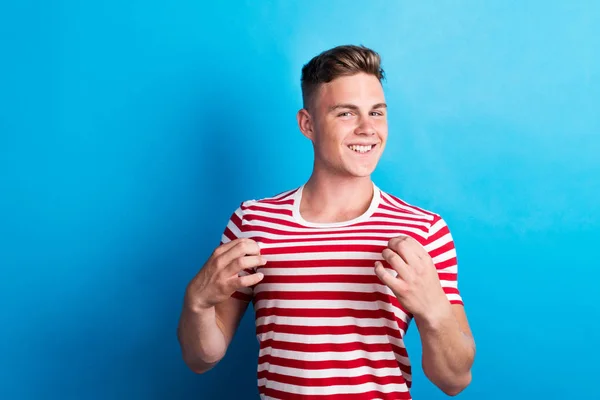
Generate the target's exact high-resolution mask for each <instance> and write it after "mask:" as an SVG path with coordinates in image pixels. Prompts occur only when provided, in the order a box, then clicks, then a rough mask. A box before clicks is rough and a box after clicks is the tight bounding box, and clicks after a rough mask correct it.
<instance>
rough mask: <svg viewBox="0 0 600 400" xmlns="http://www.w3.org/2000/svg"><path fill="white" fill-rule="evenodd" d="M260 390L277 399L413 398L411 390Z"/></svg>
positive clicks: (353, 399)
mask: <svg viewBox="0 0 600 400" xmlns="http://www.w3.org/2000/svg"><path fill="white" fill-rule="evenodd" d="M258 389H259V392H260V393H262V394H264V395H265V396H269V397H273V398H275V399H286V400H325V399H327V400H373V399H383V400H411V398H412V397H411V396H410V393H409V392H392V393H383V392H380V391H377V390H371V391H369V392H364V393H343V394H328V395H310V394H294V393H289V392H282V391H280V390H275V389H271V388H268V387H265V386H259V388H258Z"/></svg>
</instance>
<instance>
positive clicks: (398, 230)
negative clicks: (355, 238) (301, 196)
mask: <svg viewBox="0 0 600 400" xmlns="http://www.w3.org/2000/svg"><path fill="white" fill-rule="evenodd" d="M243 228H244V231H250V232H266V233H270V234H273V235H305V236H306V235H308V236H310V235H311V233H314V231H312V232H311V231H307V230H304V231H284V230H281V229H276V228H270V227H266V226H259V225H253V224H250V223H248V224H244V227H243ZM318 233H319V235H335V234H339V233H355V234H356V233H387V234H390V233H391V234H399V233H404V232H403V230H402V227H401V226H397V225H396V226H395V227H393V228H391V229H375V228H372V229H344V230H337V231H325V230H319V232H318ZM409 233H410V232H406V233H405V234H407V235H408V234H409Z"/></svg>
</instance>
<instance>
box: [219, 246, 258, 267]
mask: <svg viewBox="0 0 600 400" xmlns="http://www.w3.org/2000/svg"><path fill="white" fill-rule="evenodd" d="M246 255H249V256H258V255H260V247H258V243H256V242H255V241H254V240H252V239H241V240H240V241H239V242H237V243H236V244H235V245H234V246H232V247H231V248H229V249H228V250H227V251H226V252H224V253H223V254H221V255H220V256H219V257H218V259H219V260H218V263H219V265H221V266H223V267H225V266H228V265H229V264H230V263H231V262H232V261H233V260H235V259H236V258H239V257H242V256H246Z"/></svg>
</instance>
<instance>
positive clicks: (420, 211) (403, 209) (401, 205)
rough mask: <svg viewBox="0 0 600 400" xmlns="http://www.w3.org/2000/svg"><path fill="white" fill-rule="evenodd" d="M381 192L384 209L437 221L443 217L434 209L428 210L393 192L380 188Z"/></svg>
mask: <svg viewBox="0 0 600 400" xmlns="http://www.w3.org/2000/svg"><path fill="white" fill-rule="evenodd" d="M379 192H380V194H381V202H380V205H381V207H382V208H384V209H387V210H390V211H394V212H398V213H402V214H404V215H411V216H413V217H415V218H419V219H423V220H427V221H436V220H438V219H441V216H440V215H439V214H438V213H436V212H434V211H432V210H428V209H425V208H423V207H420V206H417V205H415V204H412V203H409V202H408V201H406V200H404V199H402V198H400V197H398V196H395V195H393V194H391V193H388V192H385V191H383V190H381V189H380V190H379Z"/></svg>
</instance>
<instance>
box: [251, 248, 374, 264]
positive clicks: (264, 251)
mask: <svg viewBox="0 0 600 400" xmlns="http://www.w3.org/2000/svg"><path fill="white" fill-rule="evenodd" d="M383 249H385V246H382V245H370V244H335V245H314V246H289V247H269V248H266V249H261V251H260V253H261V254H262V255H270V254H297V253H334V252H339V253H343V252H368V253H381V252H382V251H383ZM373 262H375V261H373Z"/></svg>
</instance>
